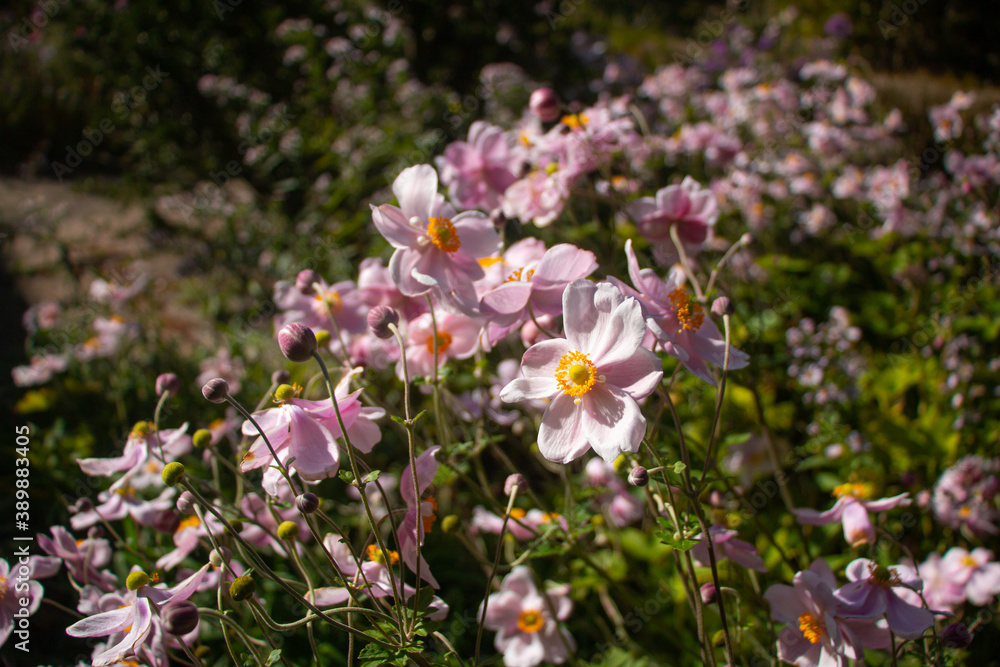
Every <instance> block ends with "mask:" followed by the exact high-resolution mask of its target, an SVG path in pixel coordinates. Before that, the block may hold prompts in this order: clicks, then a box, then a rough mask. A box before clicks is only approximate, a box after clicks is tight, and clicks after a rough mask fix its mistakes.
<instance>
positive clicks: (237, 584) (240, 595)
mask: <svg viewBox="0 0 1000 667" xmlns="http://www.w3.org/2000/svg"><path fill="white" fill-rule="evenodd" d="M256 590H257V582H256V581H254V580H253V577H247V576H242V577H236V578H235V579H233V583H232V584H230V585H229V596H230V597H231V598H233V599H234V600H236V601H237V602H243V601H244V600H246V599H247V598H249V597H250V596H251V595H253V594H254V591H256Z"/></svg>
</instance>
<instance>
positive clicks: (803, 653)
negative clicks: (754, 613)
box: [764, 558, 889, 667]
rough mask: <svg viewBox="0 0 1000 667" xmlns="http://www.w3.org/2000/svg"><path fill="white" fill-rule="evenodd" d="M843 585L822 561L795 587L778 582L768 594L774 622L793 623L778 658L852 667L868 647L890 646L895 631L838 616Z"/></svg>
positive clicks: (811, 665)
mask: <svg viewBox="0 0 1000 667" xmlns="http://www.w3.org/2000/svg"><path fill="white" fill-rule="evenodd" d="M836 587H837V581H836V579H835V578H834V576H833V572H831V571H830V566H829V565H827V564H826V561H824V560H823V559H822V558H820V559H817V560H815V561H813V563H812V565H810V566H809V569H808V570H803V571H802V572H798V573H796V575H795V578H794V579H793V580H792V585H791V586H786V585H784V584H774V585H772V586H770V587H769V588H768V589H767V591H765V592H764V599H765V600H767V602H768V604H769V605H770V606H771V618H773V619H774V620H776V621H780V622H782V623H787V624H788V625H787V626H785V628H784V629H783V630H782V631H781V632H780V633H779V635H778V658H780V659H781V660H783V661H785V662H790V663H794V664H796V665H799V666H800V667H818V666H819V665H823V666H824V667H826V666H827V665H829V666H833V665H838V666H839V667H848V665H849V660H859V659H862V658H864V649H866V648H876V649H877V648H885V647H887V646H888V645H889V633H888V631H887V630H886V629H885V628H884V627H879V626H878V625H876V624H875V623H873V622H871V621H868V620H857V619H845V618H841V617H840V616H838V613H839V609H840V605H841V603H840V601H839V600H837V598H836V597H835V596H834V589H835V588H836Z"/></svg>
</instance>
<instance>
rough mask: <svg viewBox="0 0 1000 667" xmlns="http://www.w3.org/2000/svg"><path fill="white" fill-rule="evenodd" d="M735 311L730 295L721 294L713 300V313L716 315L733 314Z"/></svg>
mask: <svg viewBox="0 0 1000 667" xmlns="http://www.w3.org/2000/svg"><path fill="white" fill-rule="evenodd" d="M734 312H735V310H734V309H733V304H732V303H731V302H730V301H729V297H728V296H720V297H719V298H717V299H716V300H715V301H713V302H712V314H713V315H715V316H716V317H722V316H723V315H732V314H733V313H734Z"/></svg>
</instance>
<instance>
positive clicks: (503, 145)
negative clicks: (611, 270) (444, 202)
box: [436, 120, 517, 211]
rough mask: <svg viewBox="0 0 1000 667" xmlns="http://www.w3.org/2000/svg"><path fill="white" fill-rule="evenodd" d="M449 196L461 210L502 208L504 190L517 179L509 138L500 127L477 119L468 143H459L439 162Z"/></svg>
mask: <svg viewBox="0 0 1000 667" xmlns="http://www.w3.org/2000/svg"><path fill="white" fill-rule="evenodd" d="M436 162H437V166H438V169H440V170H441V181H442V183H444V184H445V185H446V186H448V196H449V197H451V199H452V201H454V202H455V203H456V204H457V205H459V206H461V207H462V208H484V209H486V210H487V211H489V210H492V209H495V208H499V206H500V203H501V201H502V198H503V193H504V190H506V189H507V187H508V186H509V185H510V184H511V183H513V182H514V181H516V180H517V176H516V175H515V174H514V172H513V171H512V170H511V165H512V164H513V163H514V160H513V157H512V155H511V151H510V148H509V146H508V145H507V138H506V137H505V136H504V132H503V130H502V129H500V128H499V127H496V126H494V125H490V124H489V123H487V122H485V121H481V120H477V121H476V122H474V123H473V124H472V125H471V126H470V127H469V141H468V142H464V141H456V142H453V143H451V144H449V145H448V147H447V148H445V150H444V156H443V157H439V158H437V160H436Z"/></svg>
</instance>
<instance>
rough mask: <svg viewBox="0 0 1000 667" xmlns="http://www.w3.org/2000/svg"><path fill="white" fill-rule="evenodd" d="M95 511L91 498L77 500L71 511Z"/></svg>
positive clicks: (71, 506) (70, 508)
mask: <svg viewBox="0 0 1000 667" xmlns="http://www.w3.org/2000/svg"><path fill="white" fill-rule="evenodd" d="M92 509H94V501H92V500H91V499H90V498H77V500H76V502H75V503H73V504H72V505H70V507H69V511H70V512H73V513H76V512H89V511H90V510H92Z"/></svg>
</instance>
